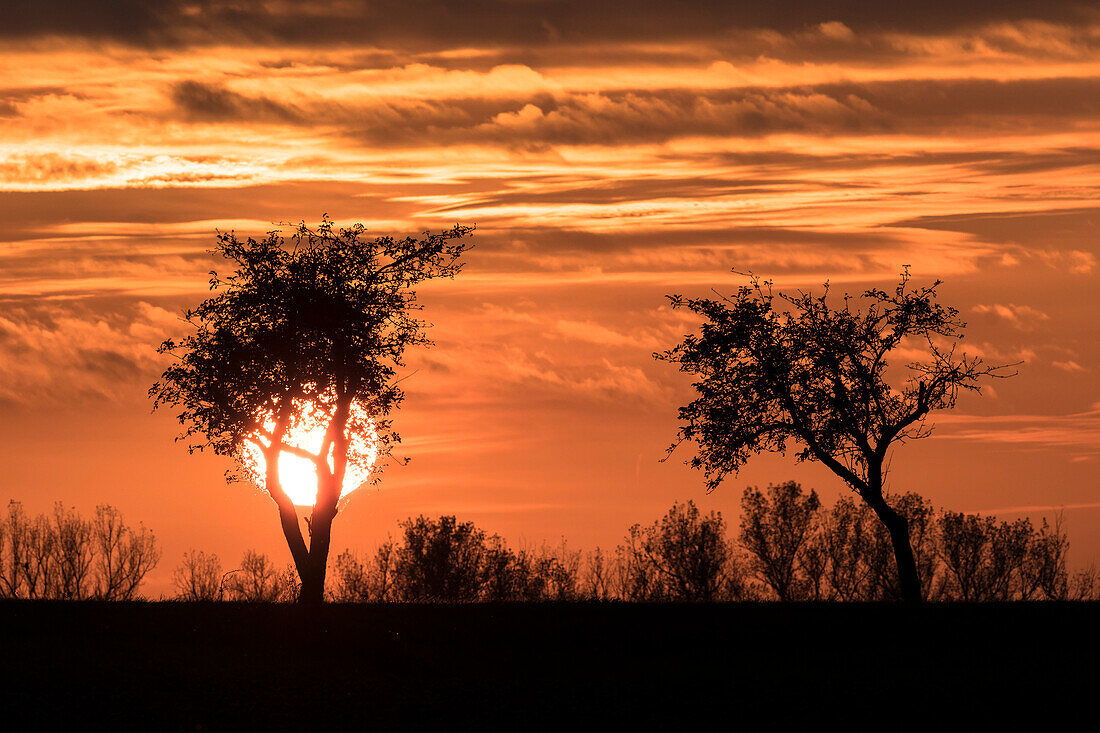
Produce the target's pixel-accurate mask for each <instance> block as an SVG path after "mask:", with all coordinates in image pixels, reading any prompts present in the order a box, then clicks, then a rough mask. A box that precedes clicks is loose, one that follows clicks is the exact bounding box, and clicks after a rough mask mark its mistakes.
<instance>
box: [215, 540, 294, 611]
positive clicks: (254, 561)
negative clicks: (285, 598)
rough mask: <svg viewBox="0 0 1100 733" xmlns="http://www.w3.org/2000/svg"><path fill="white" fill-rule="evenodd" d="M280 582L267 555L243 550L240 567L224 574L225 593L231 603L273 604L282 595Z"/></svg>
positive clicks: (276, 571)
mask: <svg viewBox="0 0 1100 733" xmlns="http://www.w3.org/2000/svg"><path fill="white" fill-rule="evenodd" d="M281 580H282V579H281V578H280V577H279V572H278V570H276V569H275V564H274V563H273V562H271V560H270V559H269V558H268V556H267V555H262V554H260V553H258V552H256V551H255V550H245V553H244V556H243V557H242V558H241V566H240V567H239V568H237V569H236V570H231V571H230V572H228V573H226V580H225V592H226V595H228V596H229V600H231V601H247V602H249V603H274V602H275V601H277V600H279V597H280V596H281V595H283V594H284V590H283V587H282V583H281Z"/></svg>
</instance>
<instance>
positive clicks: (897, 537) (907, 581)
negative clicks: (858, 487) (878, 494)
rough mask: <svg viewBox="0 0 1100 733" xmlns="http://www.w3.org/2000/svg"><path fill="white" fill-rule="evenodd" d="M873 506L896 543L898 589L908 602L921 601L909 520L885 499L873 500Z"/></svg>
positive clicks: (895, 560) (903, 598) (892, 540)
mask: <svg viewBox="0 0 1100 733" xmlns="http://www.w3.org/2000/svg"><path fill="white" fill-rule="evenodd" d="M871 508H872V509H874V511H875V514H876V515H878V518H879V520H881V521H882V524H883V525H884V526H885V527H886V530H887V531H888V532H889V533H890V541H891V542H892V543H893V545H894V562H895V563H896V564H897V568H898V590H899V591H900V593H901V600H903V601H905V602H906V603H920V602H921V600H922V599H923V596H922V594H921V587H920V575H919V574H918V573H917V560H916V558H915V557H914V556H913V546H912V545H911V544H910V543H909V520H908V519H906V518H905V517H904V516H902V515H901V514H898V513H897V512H896V511H894V509H893V508H892V507H890V505H889V504H887V503H886V501H885V500H884V499H881V498H880V499H879V500H878V501H875V502H871Z"/></svg>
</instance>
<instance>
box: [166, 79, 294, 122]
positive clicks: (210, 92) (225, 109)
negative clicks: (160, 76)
mask: <svg viewBox="0 0 1100 733" xmlns="http://www.w3.org/2000/svg"><path fill="white" fill-rule="evenodd" d="M171 98H172V101H173V102H174V103H175V104H176V106H177V107H178V108H179V109H180V110H181V111H182V112H183V114H184V116H185V117H186V118H187V119H190V120H195V121H201V122H223V121H226V120H249V121H250V122H282V123H302V122H304V121H305V116H304V115H303V114H302V113H301V112H300V111H299V110H296V109H294V108H293V107H290V106H288V105H286V104H282V103H280V102H276V101H274V100H272V99H268V98H267V97H263V96H256V97H249V96H246V95H243V94H238V93H236V92H232V91H229V90H228V89H226V88H225V87H224V86H221V85H215V84H204V83H202V82H198V81H193V80H187V81H181V82H176V83H175V84H173V85H172V89H171Z"/></svg>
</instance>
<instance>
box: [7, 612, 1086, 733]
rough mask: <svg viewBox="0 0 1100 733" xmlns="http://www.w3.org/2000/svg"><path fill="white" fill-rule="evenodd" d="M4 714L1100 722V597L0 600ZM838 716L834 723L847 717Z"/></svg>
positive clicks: (538, 721)
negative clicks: (913, 603) (929, 600)
mask: <svg viewBox="0 0 1100 733" xmlns="http://www.w3.org/2000/svg"><path fill="white" fill-rule="evenodd" d="M0 650H2V652H0V653H2V655H3V660H4V664H3V670H4V671H3V674H2V676H0V704H2V705H3V707H4V711H3V713H2V714H0V730H13V731H15V730H31V729H34V730H120V729H140V730H148V731H164V730H365V729H373V730H393V729H408V728H414V729H435V730H442V731H450V730H469V729H479V730H481V729H507V730H533V729H537V730H547V729H550V730H565V731H569V730H589V729H595V728H600V729H606V730H613V731H618V730H624V729H629V728H635V729H639V728H640V729H661V730H759V729H796V730H833V729H840V730H864V729H868V728H871V727H875V728H879V729H882V730H898V729H900V730H913V729H918V728H919V729H922V730H927V729H929V728H933V729H948V730H951V729H957V728H960V727H969V728H973V729H976V730H991V729H1005V730H1014V729H1022V728H1032V727H1040V728H1041V729H1050V727H1051V726H1054V729H1062V728H1065V729H1076V730H1086V729H1092V730H1095V729H1096V721H1097V718H1098V716H1100V655H1098V652H1100V605H1098V604H1013V605H985V606H968V605H931V606H926V607H923V608H908V607H902V606H894V605H847V606H846V605H786V606H783V605H778V604H759V605H753V604H748V605H697V606H689V605H626V604H561V605H559V604H535V605H504V606H494V605H468V606H403V605H384V606H329V607H326V608H324V609H322V612H321V614H320V615H319V616H316V617H307V616H304V615H303V613H302V611H301V609H298V608H296V607H293V606H281V605H275V606H263V605H238V604H228V603H227V604H217V605H207V604H184V603H111V604H105V603H69V604H66V603H47V602H16V601H6V602H0ZM838 725H839V728H838Z"/></svg>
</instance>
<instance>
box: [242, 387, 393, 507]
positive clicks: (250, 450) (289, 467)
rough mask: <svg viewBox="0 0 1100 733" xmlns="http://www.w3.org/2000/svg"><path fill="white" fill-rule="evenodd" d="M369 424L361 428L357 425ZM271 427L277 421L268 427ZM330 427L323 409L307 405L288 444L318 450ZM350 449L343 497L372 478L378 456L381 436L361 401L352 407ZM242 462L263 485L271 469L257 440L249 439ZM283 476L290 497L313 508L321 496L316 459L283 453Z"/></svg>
mask: <svg viewBox="0 0 1100 733" xmlns="http://www.w3.org/2000/svg"><path fill="white" fill-rule="evenodd" d="M360 425H362V426H366V428H365V429H362V430H357V429H356V426H360ZM264 427H265V429H266V430H271V429H272V427H273V424H267V425H265V426H264ZM327 429H328V421H327V417H326V415H324V413H322V412H321V411H319V410H312V411H311V410H309V409H307V408H303V410H302V411H301V412H300V413H299V416H298V418H297V420H296V421H295V424H294V425H292V426H291V428H290V430H289V431H288V434H287V439H286V443H287V444H288V445H292V446H294V447H296V448H301V449H303V450H306V451H309V452H310V453H317V452H318V451H320V450H321V447H322V445H323V443H324V440H325V431H326V430H327ZM348 438H349V442H350V445H349V450H348V468H347V474H346V475H345V477H344V488H343V491H342V492H341V493H340V498H341V499H343V498H344V497H346V496H347V495H348V494H350V493H351V492H353V491H355V490H356V489H357V488H359V487H360V486H362V485H363V484H364V483H365V482H366V481H367V480H368V479H369V478H370V474H371V471H372V470H373V469H374V464H375V461H376V460H377V458H378V444H377V435H376V433H375V431H374V422H373V421H372V420H371V419H370V417H369V415H368V414H367V412H366V410H365V409H364V408H363V407H362V406H361V405H359V404H355V405H354V406H353V407H352V410H351V419H350V420H349V436H348ZM328 462H329V467H330V468H331V467H332V456H331V455H330V456H329V458H328ZM241 465H242V467H243V468H244V469H245V471H246V472H247V473H248V474H249V475H250V476H251V477H252V479H253V480H254V481H256V482H257V485H258V486H262V485H263V475H264V472H265V471H266V470H267V464H266V462H265V461H264V455H263V452H262V451H261V450H260V448H259V446H258V445H257V444H255V443H253V442H251V441H250V442H247V443H246V444H245V448H244V450H243V451H242V454H241ZM279 478H280V481H281V483H282V486H283V490H284V491H286V493H287V496H289V497H290V500H291V501H293V502H294V504H295V505H297V506H304V507H311V506H313V504H314V501H315V500H316V499H317V469H316V467H315V466H314V464H313V462H312V461H311V460H309V459H308V458H305V457H303V456H297V455H294V454H292V453H287V452H285V451H284V452H283V453H282V454H281V455H280V457H279Z"/></svg>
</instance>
